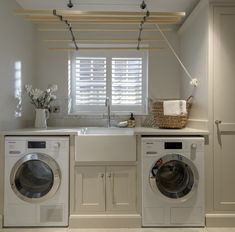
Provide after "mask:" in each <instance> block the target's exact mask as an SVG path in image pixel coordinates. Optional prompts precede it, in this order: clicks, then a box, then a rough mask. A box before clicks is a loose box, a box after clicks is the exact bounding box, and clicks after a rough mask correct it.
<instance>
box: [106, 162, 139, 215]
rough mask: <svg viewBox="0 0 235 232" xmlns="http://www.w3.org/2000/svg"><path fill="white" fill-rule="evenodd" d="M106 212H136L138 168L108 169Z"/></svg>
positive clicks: (120, 167)
mask: <svg viewBox="0 0 235 232" xmlns="http://www.w3.org/2000/svg"><path fill="white" fill-rule="evenodd" d="M106 210H107V211H135V210H136V167H135V166H110V167H107V168H106Z"/></svg>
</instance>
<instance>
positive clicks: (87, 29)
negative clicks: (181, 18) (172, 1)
mask: <svg viewBox="0 0 235 232" xmlns="http://www.w3.org/2000/svg"><path fill="white" fill-rule="evenodd" d="M38 31H45V32H46V31H50V32H52V31H54V32H66V31H68V29H67V28H38ZM73 31H75V32H138V31H139V29H138V28H137V29H133V28H132V29H126V28H125V29H121V28H120V29H112V28H109V29H107V28H105V29H104V28H74V27H73ZM144 31H145V32H153V31H154V32H156V29H154V28H152V29H151V28H146V29H144ZM162 31H164V32H168V31H172V29H171V28H164V29H162Z"/></svg>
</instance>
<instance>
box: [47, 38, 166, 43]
mask: <svg viewBox="0 0 235 232" xmlns="http://www.w3.org/2000/svg"><path fill="white" fill-rule="evenodd" d="M43 41H44V42H49V43H50V42H53V43H54V42H56V43H66V42H71V39H70V40H69V39H45V40H43ZM141 41H142V42H160V41H164V40H163V39H157V38H156V39H148V38H146V39H142V40H141ZM76 42H77V43H79V42H80V43H107V42H114V43H136V39H78V40H76Z"/></svg>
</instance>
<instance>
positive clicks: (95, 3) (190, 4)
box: [16, 0, 200, 15]
mask: <svg viewBox="0 0 235 232" xmlns="http://www.w3.org/2000/svg"><path fill="white" fill-rule="evenodd" d="M16 1H17V2H18V3H19V4H20V6H22V7H23V8H25V9H68V8H67V3H68V0H16ZM199 1H200V0H145V2H146V3H147V5H148V9H149V11H150V12H151V11H158V12H162V11H163V12H176V11H177V12H179V11H184V12H186V14H187V15H188V14H189V13H190V12H191V11H192V9H193V8H194V7H195V5H196V4H197V3H198V2H199ZM141 2H142V0H72V3H73V4H74V7H73V8H72V10H82V11H108V10H109V11H112V10H113V11H140V3H141Z"/></svg>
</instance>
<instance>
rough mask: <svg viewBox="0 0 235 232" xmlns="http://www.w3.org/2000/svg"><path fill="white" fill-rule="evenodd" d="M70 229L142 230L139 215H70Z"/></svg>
mask: <svg viewBox="0 0 235 232" xmlns="http://www.w3.org/2000/svg"><path fill="white" fill-rule="evenodd" d="M69 227H70V228H140V227H141V216H140V215H139V214H125V215H121V214H117V215H116V214H112V215H108V214H101V215H93V214H92V215H70V219H69Z"/></svg>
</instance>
